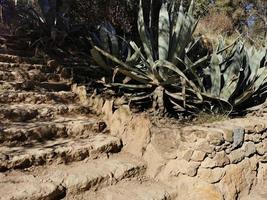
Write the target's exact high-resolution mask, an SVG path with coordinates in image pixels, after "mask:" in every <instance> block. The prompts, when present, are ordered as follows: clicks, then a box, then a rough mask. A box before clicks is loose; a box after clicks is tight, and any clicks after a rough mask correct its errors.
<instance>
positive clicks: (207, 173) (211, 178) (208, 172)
mask: <svg viewBox="0 0 267 200" xmlns="http://www.w3.org/2000/svg"><path fill="white" fill-rule="evenodd" d="M224 175H225V169H224V168H214V169H206V168H202V167H201V168H199V170H198V173H197V176H198V177H200V178H201V179H202V180H204V181H207V182H208V183H217V182H219V181H220V180H221V179H222V177H223V176H224Z"/></svg>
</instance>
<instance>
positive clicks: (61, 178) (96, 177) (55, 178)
mask: <svg viewBox="0 0 267 200" xmlns="http://www.w3.org/2000/svg"><path fill="white" fill-rule="evenodd" d="M144 172H145V165H144V164H143V163H142V162H140V161H137V160H134V159H131V158H126V157H125V158H114V159H105V160H94V161H91V162H88V163H84V164H83V165H81V164H77V165H72V166H62V168H61V169H59V170H56V169H55V170H54V171H51V172H48V174H47V177H48V178H49V179H50V180H51V181H52V182H54V183H55V184H56V185H60V184H62V185H63V186H64V187H65V188H66V189H67V193H68V194H77V193H80V192H83V191H87V190H90V189H92V190H95V189H97V188H100V187H103V186H108V185H112V184H114V183H116V182H117V181H120V180H122V179H125V178H131V177H135V176H138V175H143V173H144Z"/></svg>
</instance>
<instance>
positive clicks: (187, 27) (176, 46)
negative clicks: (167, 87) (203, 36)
mask: <svg viewBox="0 0 267 200" xmlns="http://www.w3.org/2000/svg"><path fill="white" fill-rule="evenodd" d="M196 24H197V21H196V20H195V19H194V18H193V16H190V15H188V14H185V13H184V11H183V6H182V5H181V6H180V9H179V14H178V18H177V22H176V26H175V31H174V34H173V37H172V41H171V44H172V46H171V47H170V57H169V60H170V61H171V62H172V63H173V64H174V65H176V64H177V63H178V61H177V57H181V56H182V55H183V54H184V53H185V48H186V46H187V45H188V44H189V43H190V41H191V39H192V32H193V31H194V28H195V27H196Z"/></svg>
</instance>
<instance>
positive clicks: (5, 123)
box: [0, 35, 267, 200]
mask: <svg viewBox="0 0 267 200" xmlns="http://www.w3.org/2000/svg"><path fill="white" fill-rule="evenodd" d="M0 43H1V44H4V43H5V45H2V47H1V48H0V53H1V54H0V199H1V200H11V199H12V200H22V199H28V200H57V199H66V200H71V199H72V200H74V199H75V200H126V199H127V200H174V199H179V200H183V199H187V198H179V196H177V191H175V190H174V189H173V188H172V187H171V186H170V185H167V184H165V183H162V182H160V181H158V180H156V179H153V178H151V177H149V176H147V174H146V170H147V168H148V167H149V166H147V163H146V162H145V161H144V160H143V159H141V158H140V157H138V156H136V155H133V154H131V153H129V152H126V151H124V150H123V148H124V145H125V144H126V143H127V142H128V141H127V140H126V139H125V140H124V139H123V138H121V137H119V136H116V135H114V134H110V131H112V130H110V129H109V128H108V127H106V124H105V122H104V121H103V119H102V117H101V116H100V115H98V114H96V113H95V112H94V110H93V109H91V108H90V107H87V106H84V105H82V104H81V103H80V99H79V97H78V96H77V94H76V93H75V92H73V90H72V88H71V84H72V83H71V81H70V80H69V79H68V78H66V77H68V76H66V73H65V71H64V73H63V72H62V71H61V69H60V67H59V66H58V65H57V64H56V63H55V62H54V61H49V62H46V61H44V60H43V59H38V58H32V56H33V51H31V50H30V49H26V48H23V49H21V47H25V46H27V44H26V43H25V41H24V40H23V39H18V38H16V37H14V36H3V35H2V36H0ZM81 73H82V74H84V71H82V72H81ZM89 73H90V72H89ZM140 126H142V123H141V125H140ZM129 140H130V139H129ZM158 144H159V145H158V147H159V149H161V150H162V151H164V152H166V155H167V154H168V152H171V150H172V149H171V148H172V147H174V146H175V145H176V144H175V139H174V140H173V139H172V138H171V137H170V138H167V139H166V138H162V140H161V139H159V141H158ZM136 145H138V141H137V142H136ZM151 155H153V154H151ZM168 155H169V154H168ZM170 156H171V154H170ZM152 159H153V158H152ZM155 159H156V158H155ZM258 190H260V191H261V192H257V191H258ZM266 191H267V188H266V190H263V189H262V188H259V189H255V191H253V192H252V196H247V198H248V199H261V200H262V199H267V195H266ZM178 193H179V192H178ZM210 199H212V198H210ZM214 199H218V198H214Z"/></svg>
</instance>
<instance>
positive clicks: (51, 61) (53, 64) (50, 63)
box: [47, 60, 59, 68]
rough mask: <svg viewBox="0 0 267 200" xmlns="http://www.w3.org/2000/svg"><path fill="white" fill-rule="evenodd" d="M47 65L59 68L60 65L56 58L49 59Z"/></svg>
mask: <svg viewBox="0 0 267 200" xmlns="http://www.w3.org/2000/svg"><path fill="white" fill-rule="evenodd" d="M47 66H48V67H52V68H57V67H58V66H59V64H58V63H57V61H56V60H49V61H47Z"/></svg>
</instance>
